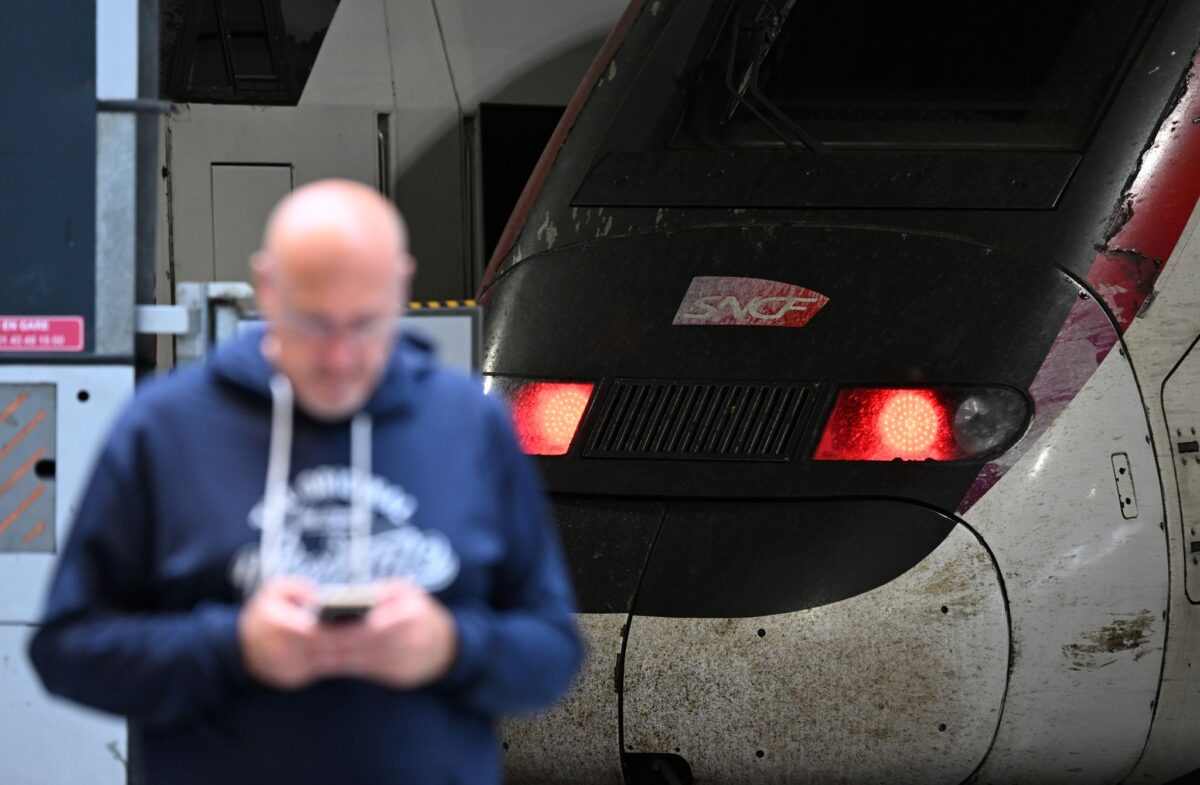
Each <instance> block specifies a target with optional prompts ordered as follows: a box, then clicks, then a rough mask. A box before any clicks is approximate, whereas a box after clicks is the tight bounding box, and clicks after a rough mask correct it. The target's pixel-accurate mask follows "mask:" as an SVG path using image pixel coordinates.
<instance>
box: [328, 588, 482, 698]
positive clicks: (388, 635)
mask: <svg viewBox="0 0 1200 785" xmlns="http://www.w3.org/2000/svg"><path fill="white" fill-rule="evenodd" d="M330 632H331V633H332V634H333V635H334V636H336V637H337V638H339V641H338V644H337V649H338V650H339V651H340V652H342V653H344V654H345V655H346V658H347V659H346V662H345V665H346V672H345V673H344V675H347V676H349V675H354V676H360V677H362V678H365V679H370V680H371V681H374V682H377V683H380V684H384V685H387V686H389V687H396V688H401V689H411V688H414V687H420V686H423V685H425V684H429V683H430V682H433V681H435V680H437V679H438V678H440V677H441V676H443V675H444V674H445V673H446V671H448V670H450V666H451V664H452V663H453V662H454V656H455V654H456V653H457V644H458V633H457V630H456V629H455V626H454V618H453V617H452V616H451V615H450V611H448V610H446V608H445V606H443V605H442V604H441V603H440V602H438V601H437V600H436V599H434V598H433V597H431V596H430V595H429V594H427V593H426V592H425V591H423V590H422V589H420V588H419V587H417V586H415V585H413V584H412V583H410V582H408V581H405V580H393V581H387V582H385V583H381V584H379V586H378V593H377V595H376V601H375V606H374V607H373V608H371V611H370V612H369V613H368V614H367V615H366V616H365V617H364V618H363V620H362V621H361V622H352V623H348V624H339V625H333V626H332V629H331V630H330Z"/></svg>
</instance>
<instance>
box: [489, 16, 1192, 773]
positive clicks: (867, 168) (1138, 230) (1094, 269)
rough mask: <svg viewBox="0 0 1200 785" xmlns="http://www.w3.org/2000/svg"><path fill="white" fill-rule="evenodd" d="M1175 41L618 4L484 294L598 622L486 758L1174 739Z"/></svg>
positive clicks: (1001, 769)
mask: <svg viewBox="0 0 1200 785" xmlns="http://www.w3.org/2000/svg"><path fill="white" fill-rule="evenodd" d="M1198 42H1200V2H1198V1H1197V0H1120V1H1118V0H1090V1H1089V0H1047V2H1039V3H1033V2H1022V1H1020V0H998V1H997V2H989V3H962V2H950V1H949V0H943V1H941V2H930V3H921V4H915V3H914V4H889V5H868V6H862V5H854V4H852V3H816V2H809V1H808V0H633V2H632V3H631V4H630V6H629V8H628V10H627V11H626V13H625V15H624V16H623V17H622V18H621V20H620V22H619V23H618V25H617V27H616V28H615V30H614V31H613V33H612V35H611V37H610V38H609V39H608V41H607V43H606V44H605V46H604V48H603V49H602V51H601V53H600V55H599V57H598V59H597V60H596V62H595V63H594V64H593V66H592V68H591V70H590V71H589V73H588V76H587V78H586V79H585V81H584V83H583V84H582V86H581V87H580V89H579V91H578V93H577V94H576V96H575V98H574V99H573V101H572V103H571V104H570V105H569V107H568V109H567V111H566V113H565V115H564V117H563V120H562V122H561V124H560V125H559V127H558V129H557V131H556V132H555V134H554V137H553V138H552V140H551V143H550V146H549V147H548V148H547V150H546V152H545V154H544V155H543V157H542V159H541V161H540V163H539V165H538V168H537V170H536V171H535V172H534V175H533V177H532V178H531V180H530V182H529V185H528V186H527V187H526V190H525V192H524V194H523V195H522V197H521V201H520V203H519V204H518V207H517V210H516V212H515V213H514V215H513V218H512V220H511V221H510V223H509V226H508V229H507V230H506V232H505V236H504V239H503V240H502V241H501V244H500V246H499V248H498V249H497V251H496V253H495V255H494V256H493V258H492V261H491V263H490V265H489V267H488V270H487V272H486V275H485V277H484V281H483V284H482V288H481V295H482V298H483V303H484V307H485V348H484V373H485V380H486V384H487V385H488V387H489V389H491V390H492V391H494V392H496V393H498V394H504V395H505V396H507V397H508V399H509V400H510V402H511V404H512V407H513V410H514V417H515V419H516V422H517V426H518V429H519V431H520V437H521V439H522V443H523V445H524V446H525V449H526V450H527V451H528V452H530V453H533V454H536V455H539V456H540V457H539V459H538V460H539V461H540V464H541V468H542V470H543V472H544V475H545V477H546V482H547V485H548V488H549V490H550V492H551V494H552V498H553V501H554V505H555V508H556V511H557V515H558V519H559V522H560V526H561V534H562V539H563V543H564V547H565V549H566V552H567V556H568V560H569V562H570V567H571V570H572V574H573V577H574V580H575V582H576V589H577V592H578V597H579V602H580V610H581V614H580V623H581V626H582V628H583V629H584V631H585V634H586V636H587V638H588V641H589V644H590V652H591V657H590V660H589V664H588V665H587V666H586V667H585V671H584V673H583V674H582V676H581V677H580V680H579V683H578V685H577V687H576V689H575V690H574V692H573V693H572V694H571V696H570V697H569V698H568V699H567V700H566V701H565V702H564V703H563V704H562V705H560V706H558V707H557V708H555V709H554V710H552V711H551V712H550V713H548V714H545V715H542V716H539V717H536V718H533V719H529V720H524V721H514V722H509V723H507V724H506V725H505V726H504V729H503V734H502V736H503V741H504V749H505V755H506V761H507V766H508V772H509V776H510V778H511V780H512V781H514V782H534V781H565V782H588V783H651V782H660V783H687V782H694V783H741V782H745V783H764V782H770V783H801V782H803V783H921V784H922V785H938V784H943V783H944V784H945V785H956V784H957V783H967V782H969V783H1079V784H1080V785H1096V783H1119V782H1125V783H1147V785H1149V784H1150V783H1163V782H1168V781H1171V780H1173V779H1176V778H1180V777H1184V776H1187V775H1189V774H1190V773H1193V772H1195V771H1197V770H1200V606H1198V605H1197V603H1200V535H1198V534H1197V529H1198V528H1200V450H1198V448H1197V439H1198V437H1197V433H1196V432H1197V429H1198V428H1200V350H1198V349H1197V348H1196V345H1197V340H1198V337H1200V232H1198V231H1197V226H1198V225H1200V218H1197V210H1196V205H1197V198H1198V196H1200V70H1198V69H1197V63H1196V59H1195V58H1196V52H1197V44H1198ZM1194 660H1195V662H1194V663H1193V661H1194ZM1193 664H1195V667H1193ZM1193 776H1194V775H1193Z"/></svg>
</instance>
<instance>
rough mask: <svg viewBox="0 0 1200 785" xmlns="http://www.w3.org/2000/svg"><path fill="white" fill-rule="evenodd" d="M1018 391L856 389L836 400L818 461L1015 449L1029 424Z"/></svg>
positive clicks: (944, 457) (938, 457) (934, 457)
mask: <svg viewBox="0 0 1200 785" xmlns="http://www.w3.org/2000/svg"><path fill="white" fill-rule="evenodd" d="M1028 413H1029V410H1028V404H1027V402H1026V399H1025V398H1024V397H1022V396H1021V395H1020V394H1019V393H1017V392H1016V391H1015V390H1011V389H1008V388H988V389H974V390H951V389H895V388H891V389H888V388H861V387H860V388H851V389H845V390H841V391H840V392H839V393H838V397H837V402H836V403H835V404H834V406H833V412H832V414H830V415H829V421H828V422H827V423H826V424H825V430H824V431H823V432H822V434H821V441H820V443H819V444H818V445H817V449H816V452H814V453H813V458H814V459H815V460H818V461H894V460H903V461H954V460H959V459H963V458H974V457H979V456H981V455H984V454H988V453H994V452H996V451H997V450H998V449H999V448H1006V447H1008V446H1010V445H1011V444H1012V443H1013V442H1014V441H1016V437H1017V436H1018V435H1019V434H1020V432H1021V431H1022V430H1023V427H1024V425H1025V423H1026V422H1027V421H1028Z"/></svg>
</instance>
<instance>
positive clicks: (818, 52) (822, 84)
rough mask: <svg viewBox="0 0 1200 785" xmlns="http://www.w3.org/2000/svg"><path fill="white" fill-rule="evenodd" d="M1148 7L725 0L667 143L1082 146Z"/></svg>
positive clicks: (1086, 2)
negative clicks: (725, 8)
mask: <svg viewBox="0 0 1200 785" xmlns="http://www.w3.org/2000/svg"><path fill="white" fill-rule="evenodd" d="M1155 5H1156V3H1155V2H1153V1H1143V2H1135V1H1133V0H988V2H983V3H978V2H962V0H939V1H936V2H923V3H884V4H874V3H863V2H853V1H852V0H846V1H844V2H838V3H825V2H816V0H736V1H735V2H733V3H731V4H730V5H729V7H728V11H727V15H726V17H725V20H724V24H723V25H722V27H721V28H720V31H719V33H718V34H717V36H716V38H715V40H714V41H713V43H712V49H711V50H710V52H709V54H708V55H707V58H706V59H705V61H704V63H703V66H702V67H701V68H700V69H699V70H698V73H699V78H698V79H697V81H696V82H695V83H694V90H693V91H692V97H691V99H690V100H689V101H688V108H687V109H686V111H685V113H684V117H683V121H682V122H681V124H680V126H679V128H678V130H677V132H676V133H675V135H674V138H673V140H672V141H671V144H670V146H671V147H674V148H688V147H713V146H716V147H726V148H730V147H732V148H741V147H782V146H786V147H792V148H808V149H817V150H820V148H823V147H848V148H883V149H965V150H989V149H991V150H1043V151H1070V152H1078V151H1082V149H1083V148H1084V147H1085V146H1086V144H1087V140H1088V138H1089V137H1090V135H1091V132H1092V129H1093V128H1094V127H1095V125H1096V123H1097V121H1098V120H1099V117H1100V115H1101V114H1102V112H1103V109H1104V107H1105V105H1106V104H1107V101H1108V99H1109V97H1110V95H1111V93H1112V92H1113V89H1114V87H1115V85H1116V83H1117V81H1118V78H1119V76H1120V75H1121V73H1122V72H1123V70H1124V69H1125V68H1126V67H1127V65H1128V63H1129V61H1130V60H1131V59H1132V54H1131V53H1132V52H1133V51H1134V49H1135V46H1134V44H1135V43H1137V39H1138V38H1139V33H1140V31H1141V30H1143V29H1144V28H1145V27H1146V25H1145V22H1146V20H1147V18H1148V15H1149V13H1150V11H1151V10H1152V7H1153V6H1155Z"/></svg>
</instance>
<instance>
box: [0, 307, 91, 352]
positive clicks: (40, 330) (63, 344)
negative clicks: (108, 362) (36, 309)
mask: <svg viewBox="0 0 1200 785" xmlns="http://www.w3.org/2000/svg"><path fill="white" fill-rule="evenodd" d="M81 351H83V317H82V316H0V352H81Z"/></svg>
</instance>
